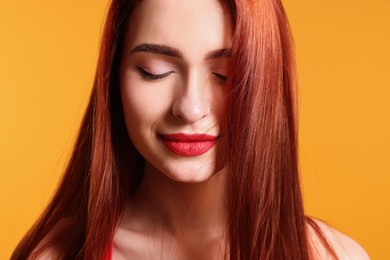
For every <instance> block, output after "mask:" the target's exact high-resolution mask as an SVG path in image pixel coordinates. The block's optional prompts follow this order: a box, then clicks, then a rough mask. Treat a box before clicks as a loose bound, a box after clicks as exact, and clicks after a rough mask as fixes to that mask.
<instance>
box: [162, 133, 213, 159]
mask: <svg viewBox="0 0 390 260" xmlns="http://www.w3.org/2000/svg"><path fill="white" fill-rule="evenodd" d="M160 137H161V139H162V141H163V143H164V145H165V146H166V147H167V148H168V149H169V150H171V151H172V152H174V153H175V154H178V155H181V156H198V155H201V154H204V153H206V152H207V151H208V150H210V149H211V148H212V147H213V146H214V145H215V144H216V142H217V136H213V135H207V134H184V133H177V134H167V135H165V134H160Z"/></svg>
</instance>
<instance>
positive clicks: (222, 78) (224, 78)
mask: <svg viewBox="0 0 390 260" xmlns="http://www.w3.org/2000/svg"><path fill="white" fill-rule="evenodd" d="M213 74H214V75H215V76H216V77H217V78H218V79H220V80H221V81H223V82H225V81H226V80H227V77H226V76H224V75H222V74H219V73H215V72H214V73H213Z"/></svg>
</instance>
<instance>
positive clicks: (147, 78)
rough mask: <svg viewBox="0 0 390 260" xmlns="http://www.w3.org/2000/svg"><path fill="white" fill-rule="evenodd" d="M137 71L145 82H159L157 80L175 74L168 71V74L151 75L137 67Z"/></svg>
mask: <svg viewBox="0 0 390 260" xmlns="http://www.w3.org/2000/svg"><path fill="white" fill-rule="evenodd" d="M137 69H138V71H139V72H140V73H141V76H142V77H143V78H144V79H146V80H159V79H163V78H166V77H168V76H169V75H171V74H172V73H175V72H174V71H168V72H165V73H161V74H153V73H150V72H147V71H146V70H144V69H143V68H141V67H138V66H137Z"/></svg>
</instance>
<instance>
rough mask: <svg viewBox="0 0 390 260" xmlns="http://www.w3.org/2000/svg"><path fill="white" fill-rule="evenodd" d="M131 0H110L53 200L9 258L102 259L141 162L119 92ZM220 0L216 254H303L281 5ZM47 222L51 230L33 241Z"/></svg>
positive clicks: (290, 59) (290, 66)
mask: <svg viewBox="0 0 390 260" xmlns="http://www.w3.org/2000/svg"><path fill="white" fill-rule="evenodd" d="M136 4H137V1H136V0H112V2H111V4H110V7H109V10H108V14H107V18H106V21H105V26H104V31H103V36H102V42H101V49H100V56H99V60H98V67H97V71H96V76H95V81H94V86H93V90H92V94H91V98H90V101H89V104H88V107H87V111H86V113H85V116H84V119H83V121H82V125H81V129H80V131H79V135H78V138H77V141H76V144H75V147H74V150H73V153H72V156H71V159H70V161H69V163H68V166H67V168H66V170H65V173H64V176H63V179H62V180H61V182H60V185H59V187H58V189H57V191H56V193H55V195H54V197H53V199H52V200H51V202H50V204H49V205H48V207H47V208H46V210H45V211H44V212H43V214H42V216H41V217H40V218H39V219H38V221H37V222H36V223H35V224H34V226H33V227H32V228H31V229H30V230H29V231H28V233H27V234H26V235H25V237H24V238H23V239H22V241H21V242H20V243H19V245H18V247H17V248H16V249H15V251H14V253H13V255H12V257H11V259H27V258H28V257H31V258H33V259H34V258H35V257H37V256H38V255H39V254H40V253H42V252H44V251H45V250H46V249H47V248H50V247H55V248H56V251H58V252H59V253H60V257H61V258H64V259H102V258H104V257H105V256H106V254H107V250H108V248H109V247H110V244H111V242H112V239H113V236H114V232H115V228H116V226H117V224H118V222H119V219H120V217H121V214H122V211H123V208H124V204H125V201H126V199H127V198H128V196H129V194H130V192H131V191H132V190H134V189H136V188H137V185H138V184H139V182H140V180H141V178H142V170H143V167H144V159H143V158H142V156H141V155H140V154H139V153H138V152H137V150H136V149H135V148H134V146H133V145H132V143H131V141H130V140H129V137H128V135H127V132H126V127H125V123H124V118H123V108H122V105H121V99H120V93H119V63H120V57H121V50H122V47H123V46H122V45H123V39H124V34H125V31H126V30H125V29H126V26H127V21H128V19H129V16H130V15H131V13H132V11H133V9H134V6H135V5H136ZM229 5H230V8H231V14H232V17H233V20H234V27H235V32H234V36H233V43H232V57H231V62H230V70H229V75H228V76H229V80H228V81H229V82H228V93H227V102H226V104H227V108H228V116H227V122H228V131H229V146H230V147H229V148H230V161H229V173H228V183H227V185H228V187H227V198H228V200H227V201H228V203H227V212H228V223H229V225H228V230H227V234H228V237H227V242H228V247H227V248H228V249H227V252H226V254H227V257H228V258H229V259H243V260H244V259H248V260H249V259H262V260H263V259H302V260H305V259H310V248H309V247H310V246H309V242H308V239H307V230H306V224H307V221H306V217H305V215H304V210H303V202H302V197H301V189H300V180H299V175H298V158H297V115H296V109H297V107H296V91H295V87H296V84H295V69H294V55H293V50H292V40H291V35H290V29H289V25H288V21H287V18H286V14H285V12H284V9H283V6H282V4H281V2H280V0H245V1H241V0H237V1H233V0H231V1H229ZM129 158H131V159H129ZM59 226H60V227H61V228H58V227H59ZM52 230H57V231H56V232H54V234H51V235H50V239H49V240H48V241H47V243H45V244H42V240H43V239H44V238H45V237H47V235H48V233H49V232H50V231H52ZM38 245H39V248H37V247H38ZM32 252H34V254H33V255H31V254H32Z"/></svg>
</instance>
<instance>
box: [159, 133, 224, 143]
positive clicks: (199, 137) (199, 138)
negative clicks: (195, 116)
mask: <svg viewBox="0 0 390 260" xmlns="http://www.w3.org/2000/svg"><path fill="white" fill-rule="evenodd" d="M161 137H162V139H164V140H166V141H172V142H207V141H215V140H216V139H217V136H214V135H208V134H184V133H176V134H161Z"/></svg>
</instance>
